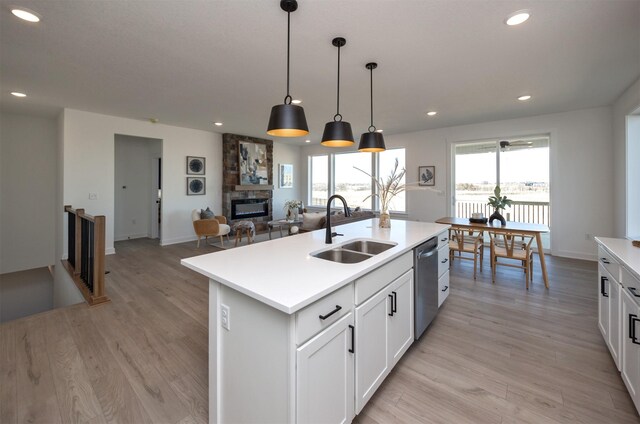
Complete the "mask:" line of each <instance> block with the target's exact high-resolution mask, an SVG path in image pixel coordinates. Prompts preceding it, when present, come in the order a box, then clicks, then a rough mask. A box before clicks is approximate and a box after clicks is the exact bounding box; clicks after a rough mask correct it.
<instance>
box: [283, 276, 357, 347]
mask: <svg viewBox="0 0 640 424" xmlns="http://www.w3.org/2000/svg"><path fill="white" fill-rule="evenodd" d="M352 309H353V284H348V285H346V286H344V287H343V288H341V289H340V290H337V291H335V292H333V293H331V294H329V295H327V296H325V297H323V298H322V299H320V300H318V301H316V302H314V303H312V304H311V305H309V306H307V307H306V308H304V309H303V310H301V311H300V312H298V313H297V314H296V343H297V345H298V346H300V345H301V344H302V343H304V342H305V341H307V340H309V339H310V338H311V337H312V336H314V335H315V334H317V333H319V332H320V331H322V330H324V329H325V328H328V327H329V326H330V325H331V324H333V323H334V322H336V321H338V320H339V319H340V318H341V317H343V316H344V315H346V314H348V313H349V312H350V311H351V310H352ZM333 311H336V312H333ZM332 312H333V313H332ZM327 315H330V316H327ZM321 316H322V317H325V318H324V319H322V318H321Z"/></svg>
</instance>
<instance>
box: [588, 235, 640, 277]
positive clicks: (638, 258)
mask: <svg viewBox="0 0 640 424" xmlns="http://www.w3.org/2000/svg"><path fill="white" fill-rule="evenodd" d="M595 240H596V242H597V243H600V244H602V245H603V246H604V247H606V248H607V250H609V251H610V252H611V253H613V254H614V255H615V256H616V258H617V259H618V260H619V261H620V262H621V263H622V264H623V265H624V266H625V267H626V268H627V269H628V270H629V271H630V272H631V273H632V274H634V276H635V277H636V278H637V279H639V280H640V247H635V246H634V245H632V244H631V240H627V239H618V238H608V237H596V238H595Z"/></svg>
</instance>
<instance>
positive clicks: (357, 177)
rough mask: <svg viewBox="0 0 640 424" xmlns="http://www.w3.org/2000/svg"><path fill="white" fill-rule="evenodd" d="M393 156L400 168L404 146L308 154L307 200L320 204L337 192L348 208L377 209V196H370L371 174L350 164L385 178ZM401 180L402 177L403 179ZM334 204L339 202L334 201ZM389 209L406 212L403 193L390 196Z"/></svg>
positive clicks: (403, 159) (392, 161)
mask: <svg viewBox="0 0 640 424" xmlns="http://www.w3.org/2000/svg"><path fill="white" fill-rule="evenodd" d="M396 159H398V169H402V168H404V167H405V149H390V150H385V151H384V152H381V153H365V152H349V153H335V154H331V155H322V156H309V168H310V170H309V199H308V204H309V205H310V206H323V207H324V206H326V205H327V199H328V198H329V196H330V195H332V194H339V195H341V196H342V197H344V198H345V200H346V201H347V204H348V205H349V207H351V208H356V207H358V206H359V207H361V208H363V209H374V210H378V209H379V204H378V203H379V202H378V200H377V198H372V197H371V196H370V195H371V194H372V190H373V181H371V177H369V176H368V175H366V174H365V173H363V172H360V171H358V170H357V169H355V168H354V167H357V168H359V169H361V170H363V171H365V172H366V173H368V174H370V175H373V176H375V177H378V176H382V177H383V179H386V177H387V176H388V175H389V174H390V173H391V170H392V169H393V167H394V165H395V160H396ZM331 163H333V166H330V164H331ZM404 182H406V178H405V179H403V183H404ZM367 197H368V198H367ZM365 199H366V200H365ZM334 206H336V207H339V206H340V205H337V204H334ZM391 210H392V211H393V212H406V197H405V193H401V194H399V195H398V196H396V197H395V198H394V199H393V201H392V202H391Z"/></svg>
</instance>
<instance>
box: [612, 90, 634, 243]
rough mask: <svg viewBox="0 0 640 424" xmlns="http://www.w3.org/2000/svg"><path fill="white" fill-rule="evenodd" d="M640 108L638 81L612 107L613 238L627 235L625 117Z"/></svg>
mask: <svg viewBox="0 0 640 424" xmlns="http://www.w3.org/2000/svg"><path fill="white" fill-rule="evenodd" d="M639 107H640V79H638V80H637V81H636V82H635V83H633V84H631V86H630V87H629V88H628V89H627V90H626V91H625V92H624V93H622V95H621V96H620V97H619V98H618V100H616V102H615V103H614V105H613V154H614V163H615V166H614V185H613V191H614V205H615V207H613V208H612V209H613V213H614V214H615V236H616V237H625V236H626V235H627V228H626V227H627V225H626V223H627V217H626V211H627V201H626V199H627V190H628V189H629V190H630V189H635V190H636V191H638V190H640V188H639V187H633V188H631V187H627V171H628V169H627V166H628V164H627V124H626V118H627V115H629V114H631V113H633V112H634V111H635V110H637V109H638V108H639ZM638 143H640V142H638ZM635 166H636V167H637V164H636V165H635Z"/></svg>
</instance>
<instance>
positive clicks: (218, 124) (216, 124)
mask: <svg viewBox="0 0 640 424" xmlns="http://www.w3.org/2000/svg"><path fill="white" fill-rule="evenodd" d="M213 125H215V126H216V127H221V126H222V122H214V123H213Z"/></svg>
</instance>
